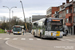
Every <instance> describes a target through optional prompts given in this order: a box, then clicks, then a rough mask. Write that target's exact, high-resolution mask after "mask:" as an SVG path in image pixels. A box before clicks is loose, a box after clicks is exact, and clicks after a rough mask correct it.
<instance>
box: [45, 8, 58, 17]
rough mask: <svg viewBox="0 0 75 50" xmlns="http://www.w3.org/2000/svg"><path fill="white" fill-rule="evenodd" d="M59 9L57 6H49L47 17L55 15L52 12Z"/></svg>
mask: <svg viewBox="0 0 75 50" xmlns="http://www.w3.org/2000/svg"><path fill="white" fill-rule="evenodd" d="M57 11H59V7H50V8H48V9H47V12H46V14H47V17H55V16H54V14H55V13H56V12H57Z"/></svg>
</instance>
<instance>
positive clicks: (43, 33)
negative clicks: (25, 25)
mask: <svg viewBox="0 0 75 50" xmlns="http://www.w3.org/2000/svg"><path fill="white" fill-rule="evenodd" d="M63 33H64V32H63V19H59V18H43V19H40V20H38V21H34V22H32V35H33V36H34V37H36V36H37V37H40V38H53V39H57V38H62V37H63Z"/></svg>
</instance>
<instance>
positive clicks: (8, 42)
mask: <svg viewBox="0 0 75 50" xmlns="http://www.w3.org/2000/svg"><path fill="white" fill-rule="evenodd" d="M0 50H75V38H73V37H71V36H70V37H69V36H66V37H63V38H60V39H57V40H54V39H40V38H38V37H33V35H31V34H30V33H26V34H25V35H13V34H11V35H9V34H0Z"/></svg>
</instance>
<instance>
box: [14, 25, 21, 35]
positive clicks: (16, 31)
mask: <svg viewBox="0 0 75 50" xmlns="http://www.w3.org/2000/svg"><path fill="white" fill-rule="evenodd" d="M13 34H14V35H15V34H20V35H21V34H22V27H21V26H20V25H14V26H13Z"/></svg>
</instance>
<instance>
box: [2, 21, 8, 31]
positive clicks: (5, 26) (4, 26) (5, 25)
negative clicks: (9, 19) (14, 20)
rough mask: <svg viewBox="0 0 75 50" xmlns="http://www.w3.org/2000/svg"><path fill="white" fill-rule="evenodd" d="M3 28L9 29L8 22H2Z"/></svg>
mask: <svg viewBox="0 0 75 50" xmlns="http://www.w3.org/2000/svg"><path fill="white" fill-rule="evenodd" d="M1 28H2V29H4V30H5V29H8V28H9V27H8V24H7V23H5V22H4V23H2V26H1Z"/></svg>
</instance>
